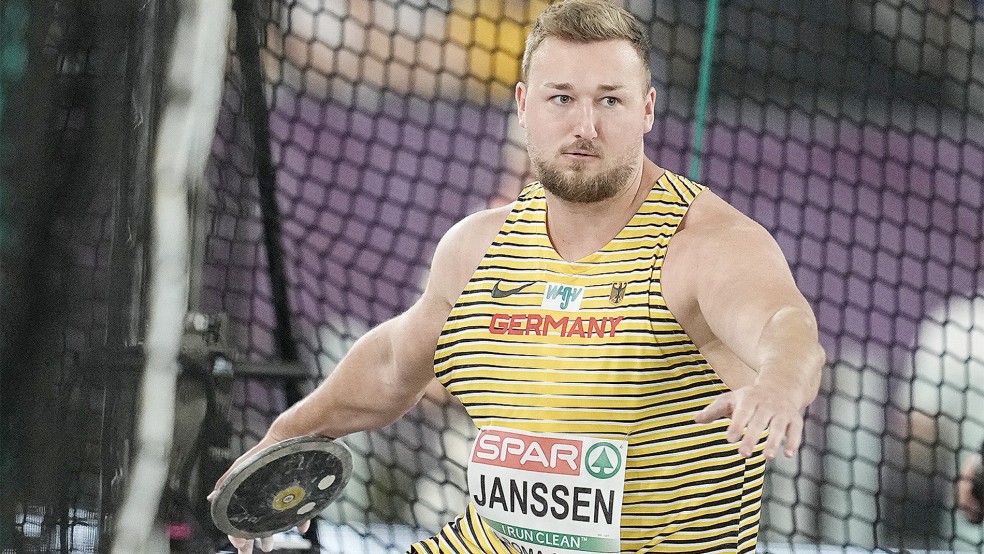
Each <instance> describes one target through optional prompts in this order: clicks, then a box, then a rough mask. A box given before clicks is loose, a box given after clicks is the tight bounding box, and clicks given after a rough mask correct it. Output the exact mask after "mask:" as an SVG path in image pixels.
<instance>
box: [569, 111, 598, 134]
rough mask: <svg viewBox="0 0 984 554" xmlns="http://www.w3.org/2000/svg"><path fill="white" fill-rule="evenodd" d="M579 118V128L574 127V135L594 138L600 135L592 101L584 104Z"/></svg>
mask: <svg viewBox="0 0 984 554" xmlns="http://www.w3.org/2000/svg"><path fill="white" fill-rule="evenodd" d="M577 118H578V119H577V128H575V129H574V136H576V137H577V138H580V139H585V140H594V139H595V138H596V137H597V136H598V128H597V125H596V122H595V111H594V106H593V105H591V104H590V103H588V104H586V105H584V106H582V107H581V110H580V111H579V113H578V116H577Z"/></svg>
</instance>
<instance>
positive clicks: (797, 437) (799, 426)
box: [785, 413, 803, 458]
mask: <svg viewBox="0 0 984 554" xmlns="http://www.w3.org/2000/svg"><path fill="white" fill-rule="evenodd" d="M802 444H803V416H802V415H800V414H799V413H797V414H796V417H794V418H793V420H792V421H790V422H789V427H787V428H786V452H785V454H786V457H787V458H792V457H793V456H795V455H796V453H797V452H799V449H800V445H802Z"/></svg>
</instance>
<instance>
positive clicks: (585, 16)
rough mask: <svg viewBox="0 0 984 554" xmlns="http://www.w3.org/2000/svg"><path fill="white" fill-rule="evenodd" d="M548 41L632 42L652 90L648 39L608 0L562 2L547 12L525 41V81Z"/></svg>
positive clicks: (643, 31)
mask: <svg viewBox="0 0 984 554" xmlns="http://www.w3.org/2000/svg"><path fill="white" fill-rule="evenodd" d="M547 37H555V38H559V39H561V40H565V41H567V42H574V43H579V44H586V43H590V42H601V41H605V40H617V39H624V40H627V41H629V42H630V43H631V44H632V47H633V48H634V49H635V51H636V52H637V53H638V54H639V57H640V58H641V59H642V64H643V68H644V71H645V77H646V89H647V90H648V89H649V84H650V81H651V80H652V70H651V69H650V67H649V38H648V37H647V36H646V31H645V29H643V27H642V24H641V23H639V20H638V19H636V17H635V16H634V15H632V14H630V13H629V12H627V11H625V10H623V9H622V8H620V7H618V6H615V5H613V4H611V3H610V2H608V1H607V0H563V1H562V2H558V3H557V4H554V5H552V6H550V7H548V8H547V9H546V10H544V11H543V13H541V14H540V17H538V18H536V21H535V22H534V23H533V29H531V30H530V34H529V35H527V37H526V51H525V52H523V67H522V69H523V80H524V81H525V80H527V79H528V78H529V75H530V62H531V60H532V59H533V53H534V52H536V49H537V48H538V47H539V46H540V43H542V42H543V39H545V38H547Z"/></svg>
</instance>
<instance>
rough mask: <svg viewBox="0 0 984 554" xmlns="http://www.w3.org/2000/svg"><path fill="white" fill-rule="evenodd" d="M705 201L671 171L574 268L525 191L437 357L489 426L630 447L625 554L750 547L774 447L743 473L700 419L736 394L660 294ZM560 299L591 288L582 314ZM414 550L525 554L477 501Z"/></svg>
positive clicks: (458, 307)
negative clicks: (684, 231)
mask: <svg viewBox="0 0 984 554" xmlns="http://www.w3.org/2000/svg"><path fill="white" fill-rule="evenodd" d="M701 190H703V187H702V186H701V185H699V184H696V183H693V182H691V181H689V180H687V179H685V178H683V177H681V176H677V175H674V174H672V173H669V172H667V173H665V174H664V175H663V176H662V177H660V178H659V179H658V180H657V182H656V183H655V184H654V186H653V187H652V190H651V192H650V193H649V195H648V197H647V199H646V201H645V202H644V203H643V204H642V206H641V207H640V209H639V211H638V212H637V213H636V214H635V215H634V216H633V218H632V219H631V221H629V223H628V224H627V225H626V226H625V228H623V229H622V230H621V231H620V232H619V233H618V235H616V237H615V238H614V239H613V240H612V241H611V242H609V243H608V245H606V246H605V247H604V248H603V249H601V250H600V251H598V252H595V253H594V254H591V255H589V256H587V257H585V258H583V259H581V260H578V261H576V262H568V261H565V260H564V259H563V258H561V257H560V256H559V255H558V254H557V253H556V251H555V250H554V248H553V246H552V244H551V242H550V239H549V238H548V236H547V231H546V200H545V197H544V193H543V189H542V187H541V186H540V185H539V184H538V183H533V184H531V185H528V186H527V187H526V188H525V189H524V190H523V192H522V194H521V195H520V197H519V199H518V200H517V201H516V202H515V204H514V206H513V209H512V211H511V213H510V214H509V217H508V218H507V219H506V222H505V224H504V225H503V227H502V229H501V230H500V231H499V233H498V235H497V236H496V238H495V239H494V241H493V242H492V245H491V246H490V247H489V249H488V251H487V253H486V254H485V257H484V258H483V260H482V262H481V264H480V265H479V267H478V269H477V270H476V272H475V274H474V276H473V277H472V278H471V280H470V281H469V282H468V284H467V286H466V287H465V289H464V291H463V292H462V293H461V296H460V297H459V299H458V301H457V303H456V304H455V306H454V308H453V309H452V311H451V314H450V316H449V317H448V320H447V323H446V324H445V327H444V330H443V332H442V333H441V337H440V340H439V341H438V346H437V351H436V354H435V372H436V374H437V376H438V378H439V379H440V381H441V382H442V383H443V384H444V386H446V387H447V388H448V390H449V391H451V393H452V394H454V395H455V396H456V397H457V398H458V399H460V400H461V402H462V403H463V404H464V406H465V408H466V409H467V410H468V413H469V415H471V417H472V419H473V420H474V422H475V424H476V425H477V426H478V427H479V428H482V427H483V426H486V425H496V426H500V427H509V428H515V429H520V430H524V431H531V432H554V433H573V434H578V435H587V436H593V437H598V438H607V439H616V440H627V441H628V443H629V451H628V457H627V460H626V475H625V492H624V499H623V505H622V514H621V550H622V552H639V553H641V552H687V553H695V552H720V553H734V552H753V551H754V549H755V542H756V536H757V532H758V522H759V507H760V501H761V494H762V482H763V472H764V465H765V464H764V458H763V456H762V454H761V450H762V447H763V445H764V443H762V442H760V443H759V448H758V450H757V452H756V454H755V455H754V456H753V457H752V458H750V459H747V460H746V459H745V458H743V457H742V456H741V455H740V454H738V452H737V445H735V444H729V443H728V442H727V441H726V439H725V430H726V428H727V423H726V422H715V423H712V424H706V425H701V424H697V423H695V422H694V421H693V416H694V414H695V413H696V412H697V411H699V410H700V409H701V408H703V407H704V406H706V405H707V404H709V403H710V402H711V401H712V400H713V399H714V398H715V397H716V396H717V395H719V394H720V393H722V392H725V391H726V390H727V388H726V387H725V385H724V384H723V383H722V382H721V380H720V379H719V378H718V377H717V375H716V374H715V373H714V370H713V369H712V368H711V366H710V365H709V364H708V363H707V361H706V360H705V359H704V357H703V356H702V355H701V354H700V352H699V351H698V350H697V347H696V346H694V343H693V341H692V340H691V339H690V337H688V336H687V334H686V333H685V332H684V331H683V329H682V328H681V327H680V324H679V323H677V321H676V319H675V318H674V317H673V315H672V314H671V313H670V311H669V310H668V309H667V307H666V303H665V302H664V300H663V296H662V292H661V289H660V270H661V265H662V262H663V258H664V255H665V253H666V249H667V246H668V244H669V241H670V238H671V237H672V236H673V233H674V232H675V231H676V229H677V227H678V226H679V224H680V221H681V219H682V218H683V216H684V214H685V213H686V212H687V209H688V208H689V206H690V204H691V202H692V201H693V199H694V198H695V197H696V195H697V194H699V193H700V191H701ZM565 287H566V288H565ZM565 290H566V291H575V294H576V293H577V291H580V293H581V294H580V305H579V306H574V305H575V304H576V302H575V300H576V298H574V295H573V294H571V295H567V296H568V298H567V300H570V302H567V306H566V307H565V309H552V308H559V307H560V306H561V305H563V304H564V300H565V295H564V294H563V291H565ZM545 295H546V297H549V298H552V299H553V300H552V302H553V303H551V304H549V306H548V307H546V308H545V307H543V306H544V305H546V303H545V302H544V298H545ZM572 307H575V308H576V310H572V309H571V308H572ZM410 552H411V553H414V554H436V553H455V554H460V553H490V554H491V553H495V554H515V553H514V552H513V551H510V550H509V549H508V548H507V547H506V546H504V545H503V544H502V543H501V542H500V541H499V540H498V539H497V538H496V537H495V536H494V535H493V534H492V533H491V531H490V530H489V529H488V527H487V526H486V525H485V523H484V522H483V521H482V520H481V518H480V517H479V516H478V515H477V514H476V513H475V511H474V506H473V504H471V503H470V504H469V506H468V509H467V510H466V512H465V514H463V515H462V516H459V517H458V518H457V519H456V520H455V521H453V522H451V523H449V524H448V525H446V526H445V527H444V528H443V529H442V530H441V532H440V533H438V535H436V536H435V537H433V538H431V539H428V540H425V541H423V542H420V543H418V544H415V545H413V546H412V547H411V549H410Z"/></svg>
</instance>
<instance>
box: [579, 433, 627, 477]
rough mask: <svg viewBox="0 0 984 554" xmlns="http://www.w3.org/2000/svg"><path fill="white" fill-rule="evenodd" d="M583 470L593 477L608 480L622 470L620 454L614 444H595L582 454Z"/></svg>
mask: <svg viewBox="0 0 984 554" xmlns="http://www.w3.org/2000/svg"><path fill="white" fill-rule="evenodd" d="M584 468H585V469H587V470H588V473H590V474H591V475H592V476H593V477H597V478H598V479H608V478H609V477H612V476H614V475H616V474H618V470H620V469H622V454H621V453H620V452H619V451H618V448H615V445H614V444H611V443H608V442H599V443H596V444H594V445H592V446H591V448H589V449H588V451H587V453H585V454H584Z"/></svg>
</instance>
